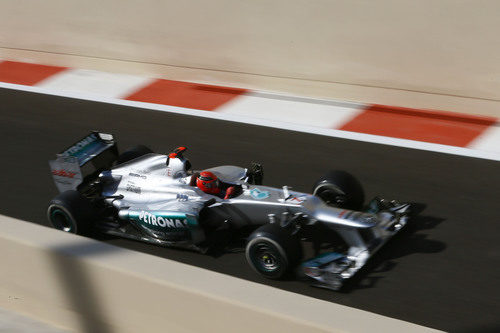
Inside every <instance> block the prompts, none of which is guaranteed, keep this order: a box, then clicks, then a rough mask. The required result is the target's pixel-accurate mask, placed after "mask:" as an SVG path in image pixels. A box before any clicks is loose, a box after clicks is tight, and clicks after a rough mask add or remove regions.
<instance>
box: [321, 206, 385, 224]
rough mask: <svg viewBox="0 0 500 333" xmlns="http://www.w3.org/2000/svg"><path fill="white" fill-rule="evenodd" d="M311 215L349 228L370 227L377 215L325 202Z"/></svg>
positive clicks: (374, 222) (375, 220)
mask: <svg viewBox="0 0 500 333" xmlns="http://www.w3.org/2000/svg"><path fill="white" fill-rule="evenodd" d="M313 216H314V218H316V219H317V220H319V221H322V222H325V223H332V224H335V225H338V226H345V227H351V228H371V227H374V226H375V225H377V222H378V219H377V217H376V216H375V215H373V214H368V213H362V212H356V211H353V210H348V209H341V208H334V207H329V206H327V205H325V204H322V205H320V206H318V207H317V208H316V209H315V212H314V214H313Z"/></svg>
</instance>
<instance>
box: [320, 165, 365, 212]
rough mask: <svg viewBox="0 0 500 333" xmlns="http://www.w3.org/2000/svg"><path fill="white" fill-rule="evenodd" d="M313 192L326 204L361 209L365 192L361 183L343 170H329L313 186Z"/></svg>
mask: <svg viewBox="0 0 500 333" xmlns="http://www.w3.org/2000/svg"><path fill="white" fill-rule="evenodd" d="M313 194H314V195H316V196H318V197H319V198H321V200H323V201H324V202H325V203H326V204H327V205H330V206H335V207H339V208H346V209H352V210H361V209H362V208H363V203H364V201H365V193H364V191H363V187H362V186H361V183H360V182H359V181H358V180H357V179H356V178H355V177H354V176H353V175H351V174H350V173H348V172H345V171H330V172H328V173H327V174H326V175H324V176H323V177H321V178H320V179H319V180H318V181H317V182H316V183H315V184H314V186H313Z"/></svg>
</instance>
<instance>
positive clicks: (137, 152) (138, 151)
mask: <svg viewBox="0 0 500 333" xmlns="http://www.w3.org/2000/svg"><path fill="white" fill-rule="evenodd" d="M152 152H153V151H152V150H151V149H149V148H148V147H146V146H143V145H137V146H135V147H132V148H130V149H128V150H126V151H124V152H123V153H121V154H120V156H118V159H117V160H116V164H122V163H125V162H128V161H131V160H133V159H134V158H137V157H141V156H143V155H146V154H149V153H152Z"/></svg>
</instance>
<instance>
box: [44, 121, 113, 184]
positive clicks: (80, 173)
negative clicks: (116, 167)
mask: <svg viewBox="0 0 500 333" xmlns="http://www.w3.org/2000/svg"><path fill="white" fill-rule="evenodd" d="M56 156H57V158H56V159H55V160H52V161H49V165H50V170H51V172H52V177H53V178H54V183H55V184H56V187H57V189H58V190H59V192H64V191H68V190H76V189H77V188H78V186H80V185H81V184H82V183H85V182H86V181H87V180H89V179H91V178H92V177H95V176H97V174H98V173H100V172H101V171H102V170H105V169H109V168H111V166H112V164H113V162H114V161H116V159H117V158H118V148H117V145H116V142H115V140H114V137H113V135H111V134H107V133H100V132H97V131H93V132H91V133H90V134H89V135H87V136H85V137H84V138H82V139H81V140H79V141H77V142H76V143H75V144H73V145H71V146H70V147H68V148H67V149H65V150H63V151H62V152H60V153H59V154H57V155H56Z"/></svg>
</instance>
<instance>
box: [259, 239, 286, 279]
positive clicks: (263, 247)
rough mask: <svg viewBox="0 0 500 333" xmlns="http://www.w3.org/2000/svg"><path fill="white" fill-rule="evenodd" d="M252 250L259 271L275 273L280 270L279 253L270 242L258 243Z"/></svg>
mask: <svg viewBox="0 0 500 333" xmlns="http://www.w3.org/2000/svg"><path fill="white" fill-rule="evenodd" d="M252 252H253V254H252V258H253V259H252V261H253V262H254V264H255V266H256V267H257V269H258V270H259V271H263V272H267V273H273V272H276V271H278V270H280V268H281V260H280V257H279V253H278V251H276V249H274V248H273V247H272V246H271V245H270V244H267V243H259V244H256V245H255V246H254V249H253V251H252Z"/></svg>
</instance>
